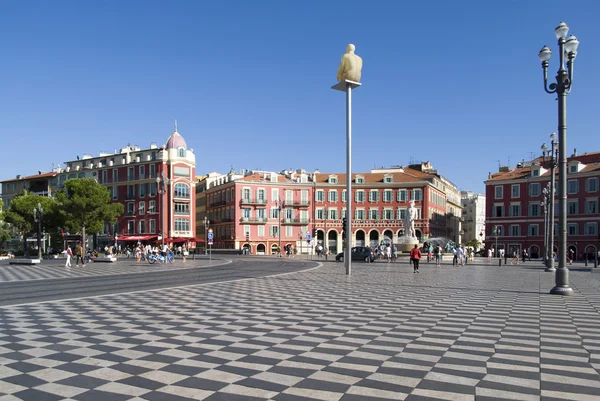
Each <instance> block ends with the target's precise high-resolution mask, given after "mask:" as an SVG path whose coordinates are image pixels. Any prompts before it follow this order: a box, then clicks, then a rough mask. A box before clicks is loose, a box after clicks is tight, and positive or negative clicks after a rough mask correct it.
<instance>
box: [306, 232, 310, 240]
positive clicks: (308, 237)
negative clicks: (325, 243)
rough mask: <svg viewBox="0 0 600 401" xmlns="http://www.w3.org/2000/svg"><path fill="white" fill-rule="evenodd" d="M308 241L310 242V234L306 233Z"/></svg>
mask: <svg viewBox="0 0 600 401" xmlns="http://www.w3.org/2000/svg"><path fill="white" fill-rule="evenodd" d="M306 240H307V241H310V233H306Z"/></svg>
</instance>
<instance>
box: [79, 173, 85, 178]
mask: <svg viewBox="0 0 600 401" xmlns="http://www.w3.org/2000/svg"><path fill="white" fill-rule="evenodd" d="M77 178H85V173H79V174H77Z"/></svg>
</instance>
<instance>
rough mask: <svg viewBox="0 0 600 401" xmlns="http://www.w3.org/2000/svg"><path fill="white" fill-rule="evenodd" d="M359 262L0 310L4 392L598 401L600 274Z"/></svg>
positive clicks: (25, 396)
mask: <svg viewBox="0 0 600 401" xmlns="http://www.w3.org/2000/svg"><path fill="white" fill-rule="evenodd" d="M533 267H534V265H529V266H527V265H526V266H517V267H513V266H503V267H497V266H496V267H492V266H473V265H470V266H466V267H459V268H443V269H436V268H435V267H432V266H431V265H430V266H423V267H422V268H421V272H420V273H419V274H414V273H412V269H410V267H409V266H408V265H395V266H390V265H386V264H379V265H377V264H376V265H370V266H367V265H363V264H356V265H355V266H354V270H353V275H352V276H351V277H347V276H345V275H344V271H343V270H344V269H343V267H342V265H341V264H327V265H325V266H324V267H322V268H320V269H315V270H312V271H306V272H300V273H294V274H288V275H283V276H277V277H267V278H259V279H251V280H243V281H237V282H228V283H218V284H210V285H201V286H190V287H183V288H177V289H168V290H157V291H148V292H143V293H132V294H121V295H111V296H105V297H97V298H87V299H79V300H69V301H60V302H49V303H42V304H35V305H24V306H16V307H4V308H0V400H1V401H9V400H62V399H69V400H78V401H88V400H89V401H91V400H103V401H107V400H111V401H112V400H115V401H118V400H148V401H158V400H173V401H177V400H191V399H195V400H210V401H215V400H228V401H235V400H247V401H252V400H360V401H369V400H434V399H442V400H478V401H482V400H508V399H510V400H546V399H547V400H551V399H565V400H598V399H600V376H599V375H598V369H600V315H599V313H598V312H599V311H598V309H599V308H600V293H599V288H600V274H597V273H589V272H571V284H572V287H573V289H574V290H575V291H576V294H575V295H574V296H573V297H560V296H554V295H549V294H547V292H548V290H549V289H550V288H551V287H552V286H553V276H552V275H551V274H549V273H545V272H543V271H542V270H541V269H539V268H537V265H535V267H536V268H533Z"/></svg>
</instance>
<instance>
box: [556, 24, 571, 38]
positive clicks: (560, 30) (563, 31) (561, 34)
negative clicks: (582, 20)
mask: <svg viewBox="0 0 600 401" xmlns="http://www.w3.org/2000/svg"><path fill="white" fill-rule="evenodd" d="M567 33H569V27H568V26H567V24H565V23H564V22H561V23H560V24H558V26H557V27H556V29H554V34H555V35H556V39H564V38H566V37H567Z"/></svg>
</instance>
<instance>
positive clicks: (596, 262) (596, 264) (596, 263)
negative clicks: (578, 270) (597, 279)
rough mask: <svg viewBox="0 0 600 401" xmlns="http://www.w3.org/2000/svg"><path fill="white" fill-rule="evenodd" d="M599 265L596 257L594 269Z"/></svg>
mask: <svg viewBox="0 0 600 401" xmlns="http://www.w3.org/2000/svg"><path fill="white" fill-rule="evenodd" d="M597 267H598V259H596V258H594V269H596V268H597Z"/></svg>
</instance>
